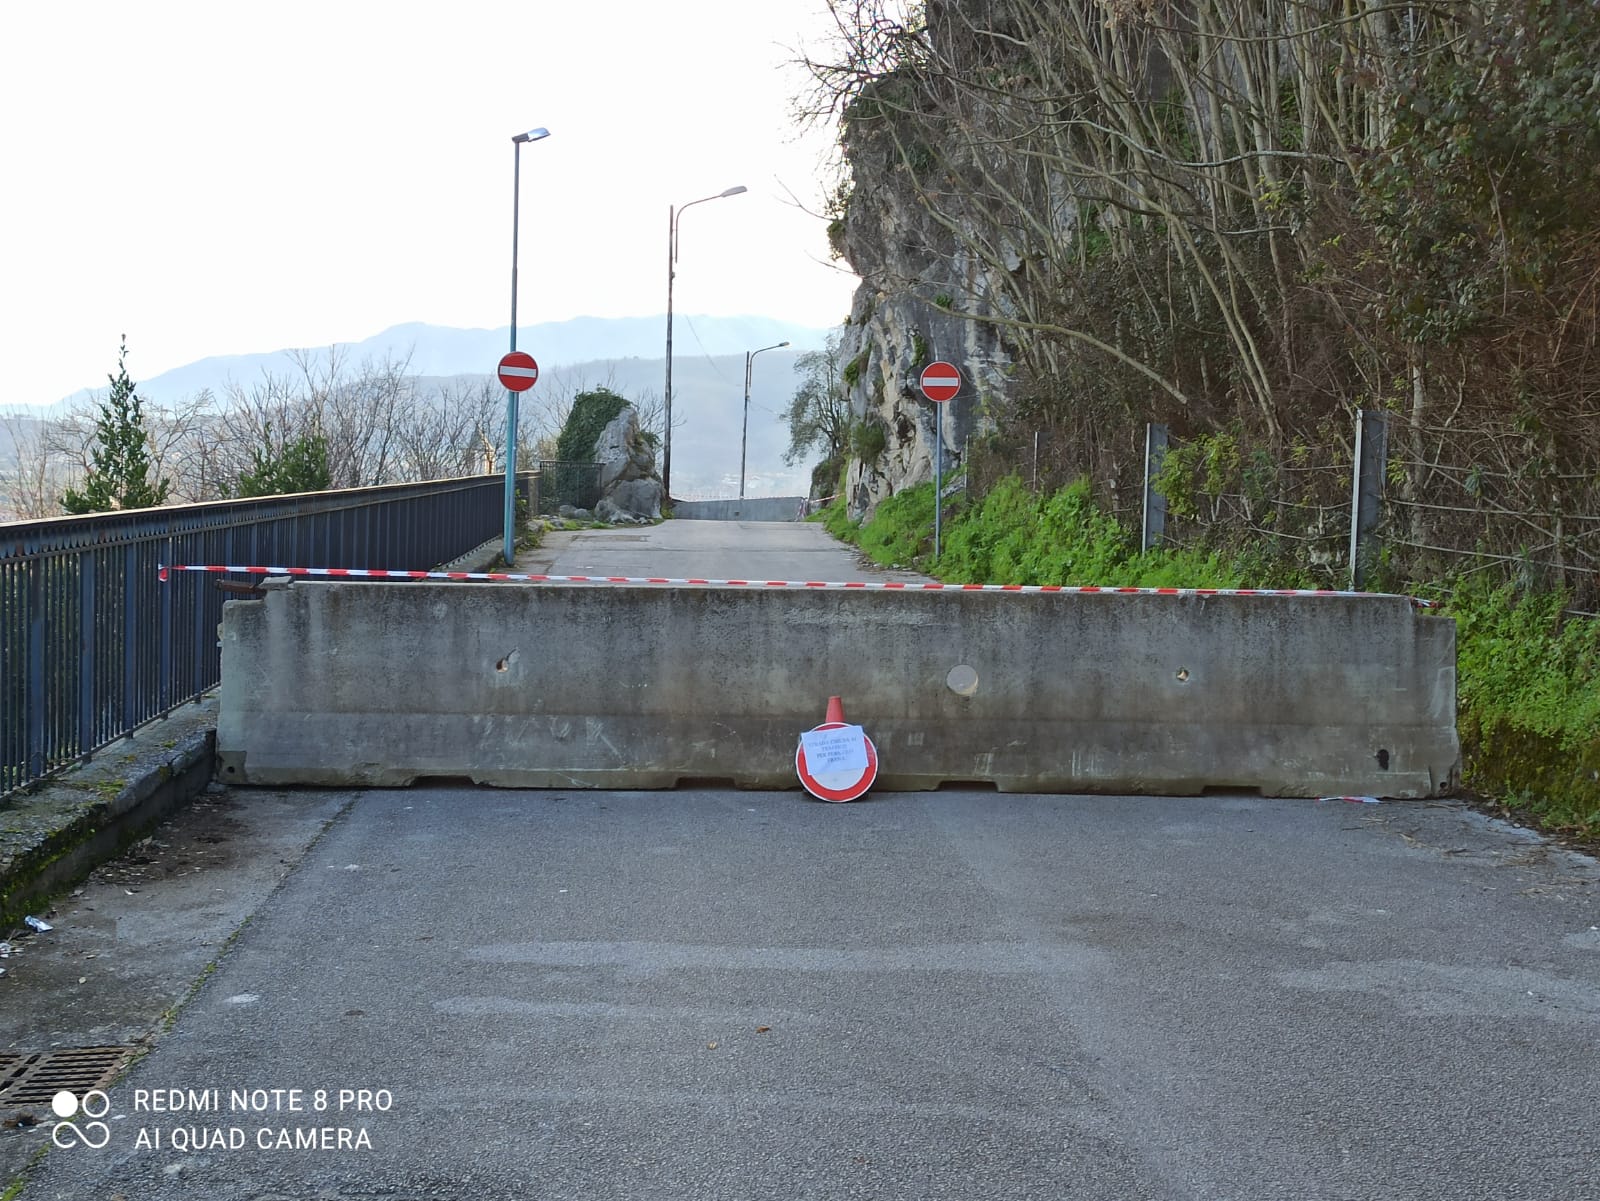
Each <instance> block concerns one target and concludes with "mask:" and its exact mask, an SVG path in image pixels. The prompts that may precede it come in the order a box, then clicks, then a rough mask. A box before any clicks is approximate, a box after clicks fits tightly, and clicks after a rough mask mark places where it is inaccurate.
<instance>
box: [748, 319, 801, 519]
mask: <svg viewBox="0 0 1600 1201" xmlns="http://www.w3.org/2000/svg"><path fill="white" fill-rule="evenodd" d="M787 345H789V344H788V343H787V342H775V343H773V344H772V345H771V346H763V347H762V348H761V349H760V350H747V351H745V352H744V429H743V430H742V431H741V432H740V434H739V499H740V500H743V499H744V449H745V444H746V442H747V441H748V439H749V437H750V375H751V366H752V364H754V363H755V361H756V355H758V354H764V353H766V352H767V351H769V350H777V349H778V348H779V347H780V346H787Z"/></svg>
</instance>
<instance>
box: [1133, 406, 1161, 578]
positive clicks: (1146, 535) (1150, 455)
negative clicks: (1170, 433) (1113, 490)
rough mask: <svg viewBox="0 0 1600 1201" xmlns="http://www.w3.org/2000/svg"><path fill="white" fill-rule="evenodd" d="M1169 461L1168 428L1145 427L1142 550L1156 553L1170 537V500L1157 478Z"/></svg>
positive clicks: (1158, 426) (1140, 540) (1140, 537)
mask: <svg viewBox="0 0 1600 1201" xmlns="http://www.w3.org/2000/svg"><path fill="white" fill-rule="evenodd" d="M1166 458H1167V427H1166V426H1164V425H1158V424H1157V423H1155V422H1151V423H1149V424H1148V425H1146V426H1145V427H1144V523H1143V529H1142V532H1141V534H1140V535H1139V551H1140V553H1143V552H1145V551H1149V550H1154V549H1155V548H1156V547H1158V546H1160V545H1161V544H1162V543H1163V542H1164V541H1166V537H1167V498H1166V497H1165V496H1162V495H1161V493H1159V492H1157V491H1156V487H1155V481H1156V476H1158V475H1160V474H1161V465H1162V463H1164V462H1165V461H1166Z"/></svg>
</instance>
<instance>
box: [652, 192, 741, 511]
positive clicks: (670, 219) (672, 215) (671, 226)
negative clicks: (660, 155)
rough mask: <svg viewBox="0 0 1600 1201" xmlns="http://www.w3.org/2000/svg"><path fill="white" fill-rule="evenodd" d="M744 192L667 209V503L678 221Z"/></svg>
mask: <svg viewBox="0 0 1600 1201" xmlns="http://www.w3.org/2000/svg"><path fill="white" fill-rule="evenodd" d="M747 191H749V189H748V188H746V187H745V186H744V185H743V184H735V185H734V186H733V187H731V188H728V189H726V190H725V191H721V192H718V193H717V194H716V195H715V196H702V197H700V199H699V200H691V201H689V203H688V204H680V205H679V206H678V207H677V208H672V207H671V206H670V205H669V206H668V208H667V388H666V392H667V397H666V410H667V412H666V420H667V433H666V441H665V443H664V444H663V445H662V448H661V491H662V493H663V494H664V499H666V500H671V499H672V277H673V275H674V274H676V268H677V265H678V220H679V218H681V217H682V216H683V212H684V210H685V209H688V208H692V207H694V206H695V205H697V204H704V203H705V202H706V201H708V200H722V199H724V198H725V197H728V196H737V195H738V194H739V193H740V192H747Z"/></svg>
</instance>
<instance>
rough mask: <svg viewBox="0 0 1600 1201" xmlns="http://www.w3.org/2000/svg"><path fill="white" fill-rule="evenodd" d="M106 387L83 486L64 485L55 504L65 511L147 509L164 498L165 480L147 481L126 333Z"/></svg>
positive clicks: (145, 440)
mask: <svg viewBox="0 0 1600 1201" xmlns="http://www.w3.org/2000/svg"><path fill="white" fill-rule="evenodd" d="M106 378H107V379H108V380H110V382H111V393H110V395H108V396H107V397H106V398H105V400H103V401H101V402H100V415H99V417H97V418H96V419H95V434H94V437H95V444H94V452H93V457H92V459H91V461H90V463H89V470H88V473H87V474H86V475H85V476H84V480H83V489H82V491H79V490H78V489H76V488H69V489H67V494H66V495H65V496H63V497H62V498H61V507H62V508H63V509H65V510H66V511H67V512H68V513H106V512H110V511H111V510H113V509H148V508H151V507H153V506H155V505H160V504H165V503H166V499H167V493H168V492H170V491H171V488H172V486H171V484H169V483H167V482H166V481H165V480H159V479H158V480H154V481H152V480H151V478H150V476H151V468H152V464H151V462H150V438H149V434H148V433H147V431H146V430H145V426H144V406H143V403H142V402H141V401H140V399H139V394H138V392H137V391H135V385H134V382H133V381H132V380H131V379H129V378H128V335H127V334H123V335H122V348H121V349H120V350H119V351H118V352H117V374H116V375H108V376H107V377H106Z"/></svg>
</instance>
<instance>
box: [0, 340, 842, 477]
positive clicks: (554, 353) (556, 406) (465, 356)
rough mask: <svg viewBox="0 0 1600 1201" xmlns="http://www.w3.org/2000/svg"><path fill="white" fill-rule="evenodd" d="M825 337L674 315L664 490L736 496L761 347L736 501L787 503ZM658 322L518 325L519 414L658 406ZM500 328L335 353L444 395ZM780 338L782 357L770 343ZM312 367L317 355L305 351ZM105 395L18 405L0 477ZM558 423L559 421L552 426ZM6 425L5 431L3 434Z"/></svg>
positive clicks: (179, 389) (501, 348) (192, 382)
mask: <svg viewBox="0 0 1600 1201" xmlns="http://www.w3.org/2000/svg"><path fill="white" fill-rule="evenodd" d="M828 333H829V331H828V330H826V329H813V328H810V327H806V326H801V325H795V324H792V323H788V322H782V321H776V320H773V319H771V318H766V317H737V318H729V317H701V316H682V315H679V316H677V317H675V318H674V321H673V335H674V337H673V342H674V345H673V388H672V391H673V417H674V422H673V448H672V483H673V493H674V495H676V496H679V497H681V498H692V497H694V496H733V495H737V494H738V488H739V469H740V444H741V440H742V439H743V434H744V355H745V352H746V351H747V350H760V349H768V348H772V349H768V353H766V354H763V355H762V356H761V357H760V358H759V359H758V360H757V361H756V365H755V370H754V372H753V373H752V384H751V394H750V412H749V433H748V453H747V464H746V492H747V495H750V496H774V495H797V494H800V493H803V492H805V491H806V490H807V489H808V488H809V486H810V466H811V464H810V463H809V462H807V463H802V464H800V465H798V466H794V467H791V466H789V465H787V464H785V463H784V462H783V454H784V451H785V450H787V448H788V443H789V431H788V423H787V422H786V420H785V419H784V417H783V412H784V409H785V407H786V406H787V404H788V402H789V399H790V398H791V397H792V396H793V395H794V393H795V390H796V388H797V387H798V385H799V383H800V379H799V377H798V375H797V373H796V361H797V360H798V358H799V357H800V355H801V354H802V353H804V352H805V351H807V350H816V349H820V348H821V347H822V346H823V344H824V342H825V340H826V338H827V335H828ZM665 335H666V318H665V317H664V316H661V317H628V318H597V317H578V318H574V319H573V320H570V321H561V322H550V323H547V324H541V325H533V326H525V327H521V328H519V330H518V334H517V346H518V349H521V350H526V351H528V352H529V353H530V354H532V355H533V356H534V357H535V359H536V360H537V361H538V363H539V368H540V375H539V382H538V383H537V384H536V385H535V386H534V387H533V388H532V389H531V390H530V391H528V392H525V393H523V398H522V402H521V403H522V406H523V411H524V413H528V412H530V411H533V412H539V411H542V410H544V409H545V408H546V406H549V407H550V408H549V411H550V413H551V419H552V421H553V420H554V418H555V417H556V416H557V415H558V413H559V412H560V410H561V407H562V406H563V405H564V404H565V403H569V402H570V400H571V397H572V396H573V395H574V394H575V393H577V392H580V391H584V390H585V389H588V388H595V387H602V386H604V387H608V388H611V389H612V390H613V391H616V392H618V393H620V394H622V395H623V396H626V397H628V398H629V399H630V400H634V401H638V402H642V403H646V404H648V403H652V402H654V403H659V401H660V398H661V396H662V393H663V390H664V387H665V378H664V377H665V368H666V362H665V359H664V358H663V357H662V352H663V351H664V350H665ZM509 337H510V329H509V327H507V326H501V327H500V328H499V329H497V330H484V329H452V328H448V327H445V326H437V325H426V324H422V323H411V324H406V325H396V326H393V327H391V328H390V329H387V330H384V331H383V332H382V333H380V334H376V335H374V336H373V337H371V338H367V339H365V340H363V341H361V342H354V343H341V344H340V345H339V346H338V347H337V351H338V353H339V354H340V355H341V356H342V357H344V358H345V360H346V361H347V362H349V363H351V364H360V363H361V362H363V361H373V362H379V363H381V362H384V361H388V360H396V359H398V360H403V361H405V362H406V363H407V373H408V374H410V375H412V376H415V377H417V384H418V386H419V387H420V388H421V389H422V390H423V392H424V394H431V393H434V392H437V391H438V390H440V389H442V388H444V387H445V386H447V385H449V384H451V383H456V382H461V381H464V380H465V381H469V382H476V381H477V380H488V381H491V382H492V381H493V379H494V374H493V373H494V368H495V365H496V364H497V363H498V362H499V360H500V356H501V355H503V354H504V353H505V351H506V348H507V346H508V344H509ZM784 341H787V342H789V343H790V345H789V347H788V348H786V349H776V348H775V347H776V344H777V343H780V342H784ZM297 353H298V352H296V351H293V350H276V351H268V352H263V353H259V354H243V355H219V356H215V357H212V358H206V359H201V360H199V361H197V362H194V363H189V364H187V365H185V366H183V367H178V368H175V369H173V370H171V371H167V372H164V373H162V374H161V375H157V376H152V377H151V378H150V379H147V380H144V379H138V380H136V381H135V382H136V384H137V385H138V390H139V394H140V396H142V397H144V398H145V400H146V401H147V402H150V403H152V404H154V405H157V406H160V405H170V404H174V403H176V402H178V401H181V400H184V399H186V398H188V397H192V396H195V395H197V394H198V393H200V392H203V391H208V390H209V391H210V392H211V393H212V394H213V396H215V397H216V398H217V399H218V400H219V401H220V400H222V399H223V398H224V397H226V396H227V394H228V392H229V389H230V385H237V386H239V387H240V388H243V389H246V390H248V389H249V388H250V386H251V385H252V384H255V383H258V382H260V381H261V379H262V378H263V377H264V376H271V377H274V378H280V377H291V378H292V377H294V376H295V375H297V374H298V371H297V369H296V366H295V357H294V356H295V355H296V354H297ZM311 353H312V355H313V357H314V358H317V359H321V358H323V357H324V356H325V355H326V354H327V353H328V350H327V348H323V349H319V350H316V351H313V352H311ZM104 392H105V389H99V390H97V391H93V392H91V391H87V390H86V391H82V392H78V393H75V394H74V395H73V396H71V397H68V398H66V399H65V400H63V401H60V402H57V403H56V404H54V405H50V406H38V407H32V408H18V409H15V410H13V415H12V416H10V417H8V418H7V419H6V420H4V421H0V477H3V475H4V473H5V472H7V471H9V470H11V469H12V468H13V467H14V465H15V463H14V461H15V458H16V450H15V448H14V447H13V446H12V445H11V438H12V436H14V435H16V434H17V433H18V432H19V431H20V430H21V429H23V428H24V427H34V426H37V425H38V423H40V422H41V421H48V420H50V419H52V418H57V417H61V416H64V415H66V414H67V413H68V412H69V411H70V412H81V411H84V410H87V409H89V408H90V407H91V406H92V405H93V404H94V402H95V401H96V400H98V399H99V398H100V397H101V396H103V395H104ZM556 425H557V426H558V425H559V422H556ZM13 427H16V428H13Z"/></svg>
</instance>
